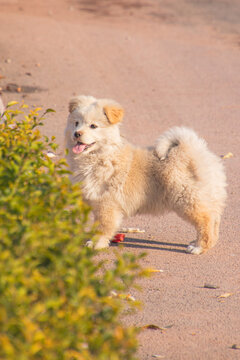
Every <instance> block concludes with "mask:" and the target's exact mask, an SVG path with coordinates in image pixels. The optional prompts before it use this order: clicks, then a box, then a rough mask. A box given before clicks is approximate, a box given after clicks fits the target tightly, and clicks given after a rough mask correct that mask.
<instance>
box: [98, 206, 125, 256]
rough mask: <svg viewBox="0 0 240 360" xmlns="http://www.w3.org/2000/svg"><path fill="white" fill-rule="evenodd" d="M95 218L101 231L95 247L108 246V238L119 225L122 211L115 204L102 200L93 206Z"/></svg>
mask: <svg viewBox="0 0 240 360" xmlns="http://www.w3.org/2000/svg"><path fill="white" fill-rule="evenodd" d="M94 215H95V220H96V221H97V222H98V223H99V231H100V233H101V235H100V238H99V240H98V241H97V243H96V244H95V246H94V247H95V249H103V248H106V247H108V246H109V243H110V240H111V239H112V237H113V236H114V234H115V232H116V231H117V229H118V228H119V226H120V223H121V220H122V213H121V211H120V209H118V207H116V204H114V203H112V202H111V203H109V202H107V201H105V202H104V201H102V202H101V204H99V205H98V206H96V207H95V208H94Z"/></svg>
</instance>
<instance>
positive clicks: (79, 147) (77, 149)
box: [72, 144, 87, 154]
mask: <svg viewBox="0 0 240 360" xmlns="http://www.w3.org/2000/svg"><path fill="white" fill-rule="evenodd" d="M86 147H87V145H86V144H76V145H75V146H74V147H73V149H72V151H73V152H74V154H80V153H81V152H83V150H85V149H86Z"/></svg>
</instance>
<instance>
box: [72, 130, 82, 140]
mask: <svg viewBox="0 0 240 360" xmlns="http://www.w3.org/2000/svg"><path fill="white" fill-rule="evenodd" d="M81 135H82V132H81V131H75V133H74V137H75V138H76V139H78V138H80V136H81Z"/></svg>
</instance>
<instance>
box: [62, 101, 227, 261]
mask: <svg viewBox="0 0 240 360" xmlns="http://www.w3.org/2000/svg"><path fill="white" fill-rule="evenodd" d="M123 114H124V111H123V108H122V107H121V106H120V105H119V104H118V103H116V102H115V101H113V100H108V99H95V98H94V97H92V96H79V97H76V98H74V99H72V100H71V101H70V103H69V117H68V122H67V127H66V130H65V136H66V146H67V148H68V155H67V161H68V163H69V166H70V169H71V171H72V176H71V179H72V181H73V182H74V183H76V182H80V183H81V188H82V194H83V199H84V200H85V201H86V202H87V203H88V204H89V205H90V206H91V207H92V209H93V213H94V215H95V220H96V221H98V223H99V224H100V225H99V230H100V233H101V236H100V238H99V240H98V242H97V243H96V244H95V248H96V249H101V248H105V247H108V246H109V242H110V240H111V238H112V237H113V235H114V234H115V232H116V231H117V229H118V228H119V226H120V223H121V220H122V218H123V217H124V216H132V215H135V214H145V213H150V214H153V215H159V214H163V213H164V212H166V211H175V212H176V213H177V214H178V215H179V216H180V217H181V218H183V219H185V220H187V221H188V222H190V223H191V224H192V225H194V226H195V228H196V231H197V239H196V241H194V242H191V243H190V245H189V246H188V247H187V252H189V253H192V254H201V253H203V252H205V251H207V250H208V249H209V248H211V247H213V246H214V245H215V244H216V242H217V240H218V234H219V223H220V217H221V214H222V212H223V209H224V205H225V199H226V191H225V187H226V178H225V173H224V169H223V165H222V162H221V159H220V158H219V157H217V156H216V155H214V154H213V153H212V152H210V151H209V150H208V148H207V145H206V143H205V141H204V140H202V139H200V138H199V137H198V136H197V135H196V133H195V132H194V131H193V130H190V129H188V128H185V127H175V128H172V129H170V130H169V131H167V132H165V133H164V134H162V135H161V136H160V137H159V139H158V141H157V144H156V146H155V148H154V149H153V150H151V151H150V150H146V149H141V148H137V147H134V146H132V145H131V144H129V143H128V142H127V141H126V140H125V139H124V138H123V137H121V135H120V132H119V123H120V122H121V121H122V119H123Z"/></svg>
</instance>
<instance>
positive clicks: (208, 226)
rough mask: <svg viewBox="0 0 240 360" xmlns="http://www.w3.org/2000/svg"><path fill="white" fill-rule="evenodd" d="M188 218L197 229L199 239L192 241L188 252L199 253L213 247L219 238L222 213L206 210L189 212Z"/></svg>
mask: <svg viewBox="0 0 240 360" xmlns="http://www.w3.org/2000/svg"><path fill="white" fill-rule="evenodd" d="M188 220H189V221H190V222H191V223H192V224H193V225H194V226H195V228H196V230H197V240H196V241H194V242H192V243H190V245H189V246H188V247H187V252H188V253H191V254H195V255H199V254H202V253H204V252H206V251H207V250H208V249H210V248H212V247H213V246H214V245H215V244H216V242H217V240H218V234H219V223H220V215H218V214H214V213H213V214H211V213H208V212H206V211H204V212H193V213H191V214H188Z"/></svg>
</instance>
